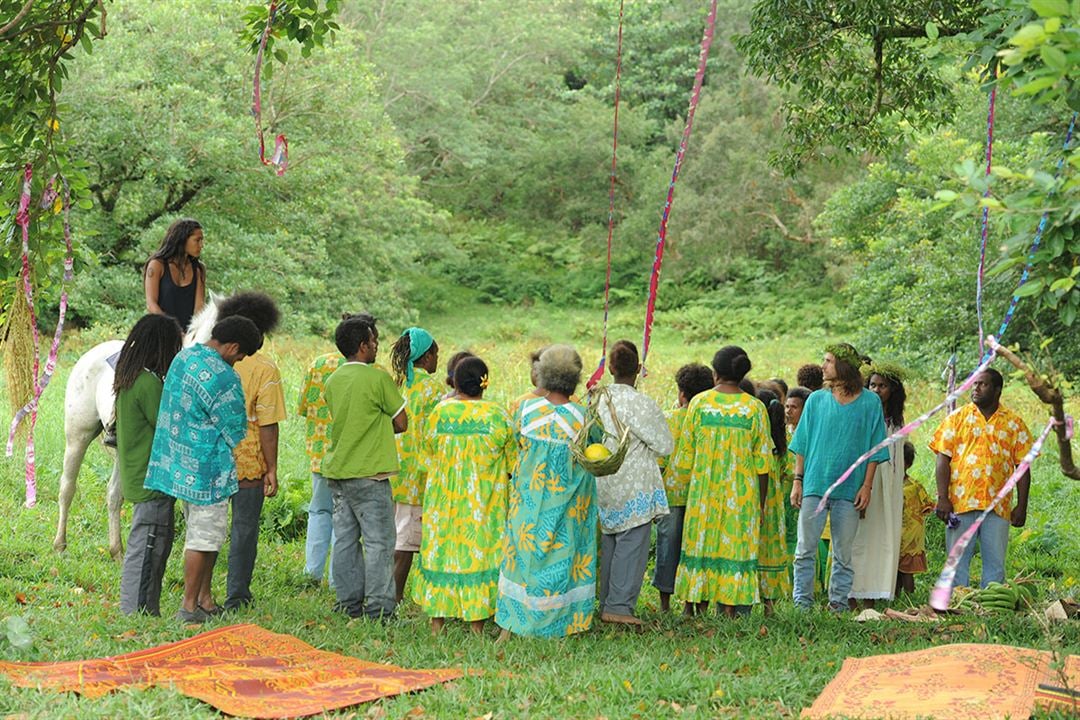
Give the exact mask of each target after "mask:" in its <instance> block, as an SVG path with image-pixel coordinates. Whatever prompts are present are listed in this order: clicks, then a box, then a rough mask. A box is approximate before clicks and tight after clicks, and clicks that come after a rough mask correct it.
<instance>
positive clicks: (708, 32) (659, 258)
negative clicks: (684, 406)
mask: <svg viewBox="0 0 1080 720" xmlns="http://www.w3.org/2000/svg"><path fill="white" fill-rule="evenodd" d="M716 2H717V0H712V4H711V6H710V8H709V17H708V19H707V20H706V21H705V34H704V36H703V37H702V38H701V56H700V57H699V58H698V69H697V74H696V75H695V76H694V89H693V91H692V92H691V93H690V109H689V111H688V112H687V114H686V128H685V129H684V130H683V136H682V141H681V142H680V143H679V150H678V152H677V153H675V169H674V170H672V172H671V183H670V184H669V185H668V192H667V201H666V202H665V203H664V213H663V215H662V216H661V218H660V231H659V232H658V233H657V237H656V256H655V257H654V259H653V267H652V275H651V276H650V278H649V301H648V304H647V305H646V308H645V331H644V338H643V339H642V343H641V376H642V377H645V375H646V371H645V360H646V358H648V356H649V343H650V341H651V340H652V325H653V318H654V315H655V313H656V293H657V289H658V288H659V285H660V268H661V266H662V265H663V263H664V247H665V245H666V244H667V223H668V215H669V214H670V213H671V203H672V201H673V200H674V198H675V183H676V182H677V181H678V179H679V170H680V169H681V168H682V162H683V156H684V155H686V146H687V144H689V142H690V129H691V128H692V127H693V125H694V113H695V112H696V111H697V106H698V102H699V101H700V99H701V86H702V84H703V83H704V81H705V66H706V64H707V62H708V60H709V48H710V47H711V46H712V40H713V34H714V33H715V31H716Z"/></svg>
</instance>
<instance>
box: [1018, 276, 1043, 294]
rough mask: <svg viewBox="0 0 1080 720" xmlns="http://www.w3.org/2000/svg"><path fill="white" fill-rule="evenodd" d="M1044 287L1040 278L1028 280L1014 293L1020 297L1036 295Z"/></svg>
mask: <svg viewBox="0 0 1080 720" xmlns="http://www.w3.org/2000/svg"><path fill="white" fill-rule="evenodd" d="M1044 287H1045V286H1044V285H1043V281H1042V280H1040V279H1035V280H1028V281H1027V282H1026V283H1024V284H1023V285H1021V286H1020V287H1018V288H1017V289H1016V292H1014V293H1013V295H1015V296H1016V297H1019V298H1026V297H1034V296H1035V295H1039V294H1041V293H1042V291H1043V288H1044Z"/></svg>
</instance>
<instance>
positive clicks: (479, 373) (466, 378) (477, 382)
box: [454, 355, 488, 398]
mask: <svg viewBox="0 0 1080 720" xmlns="http://www.w3.org/2000/svg"><path fill="white" fill-rule="evenodd" d="M487 378H488V366H487V363H485V362H484V361H483V360H481V359H480V358H478V357H476V356H475V355H471V356H469V357H467V358H463V359H462V360H461V362H459V363H458V365H457V367H456V368H454V389H455V390H457V391H458V392H459V393H460V394H462V395H468V396H469V397H475V398H478V397H483V396H484V388H485V387H487V382H488V379H487Z"/></svg>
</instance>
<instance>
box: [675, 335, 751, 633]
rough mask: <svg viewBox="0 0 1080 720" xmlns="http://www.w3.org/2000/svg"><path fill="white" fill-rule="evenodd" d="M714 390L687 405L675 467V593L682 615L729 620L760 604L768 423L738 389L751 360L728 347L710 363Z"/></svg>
mask: <svg viewBox="0 0 1080 720" xmlns="http://www.w3.org/2000/svg"><path fill="white" fill-rule="evenodd" d="M712 365H713V374H714V375H715V376H716V388H715V389H713V390H709V391H708V392H703V393H701V394H700V395H698V396H697V397H696V398H694V399H693V400H692V401H691V402H690V407H689V408H687V412H686V419H685V420H684V421H683V430H682V436H681V438H680V441H679V447H678V449H677V450H676V453H675V454H676V457H675V460H674V463H675V466H676V468H677V471H678V472H679V473H685V474H687V475H688V476H689V488H690V489H689V492H688V495H687V502H686V520H685V523H684V525H683V547H682V556H681V558H680V560H679V570H678V573H677V574H676V576H675V594H676V595H678V596H679V597H681V598H683V600H684V601H685V602H686V606H685V610H684V612H685V614H687V615H691V614H694V613H701V612H704V611H705V610H706V609H707V608H708V605H709V603H710V602H716V603H719V604H720V605H721V606H722V608H723V612H724V614H725V615H727V616H729V617H732V616H734V615H736V614H744V613H748V612H749V611H750V607H751V606H752V605H753V604H754V603H756V602H757V601H758V597H759V588H758V570H757V562H758V539H759V528H760V524H761V508H762V506H763V505H764V504H765V493H766V490H767V488H768V480H769V462H770V457H771V452H770V447H769V445H770V442H769V421H768V418H767V417H766V416H765V407H764V406H763V405H762V404H761V403H760V402H759V401H758V400H757V398H755V397H753V396H751V395H747V394H746V393H744V392H742V391H741V390H740V389H739V382H740V381H741V380H742V379H743V377H745V376H746V373H748V372H750V368H751V363H750V358H749V357H747V355H746V352H745V351H744V350H743V349H742V348H739V347H736V346H734V345H729V346H727V347H724V348H721V349H720V350H719V351H717V353H716V355H715V356H714V357H713V362H712Z"/></svg>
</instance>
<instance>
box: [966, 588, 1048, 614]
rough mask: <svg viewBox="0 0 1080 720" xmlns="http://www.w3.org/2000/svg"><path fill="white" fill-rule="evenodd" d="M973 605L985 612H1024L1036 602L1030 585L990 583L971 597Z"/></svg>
mask: <svg viewBox="0 0 1080 720" xmlns="http://www.w3.org/2000/svg"><path fill="white" fill-rule="evenodd" d="M969 597H970V599H971V601H972V602H973V603H975V604H976V605H978V606H979V607H981V608H983V609H985V610H1010V611H1011V610H1017V609H1020V610H1023V609H1024V608H1026V607H1027V606H1028V605H1029V604H1031V603H1033V602H1034V601H1035V592H1034V590H1033V589H1032V588H1031V585H1030V583H1013V584H1005V583H999V582H992V583H989V584H988V585H987V586H986V587H984V588H982V589H981V590H977V591H975V592H973V593H972V594H971V595H970V596H969Z"/></svg>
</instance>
